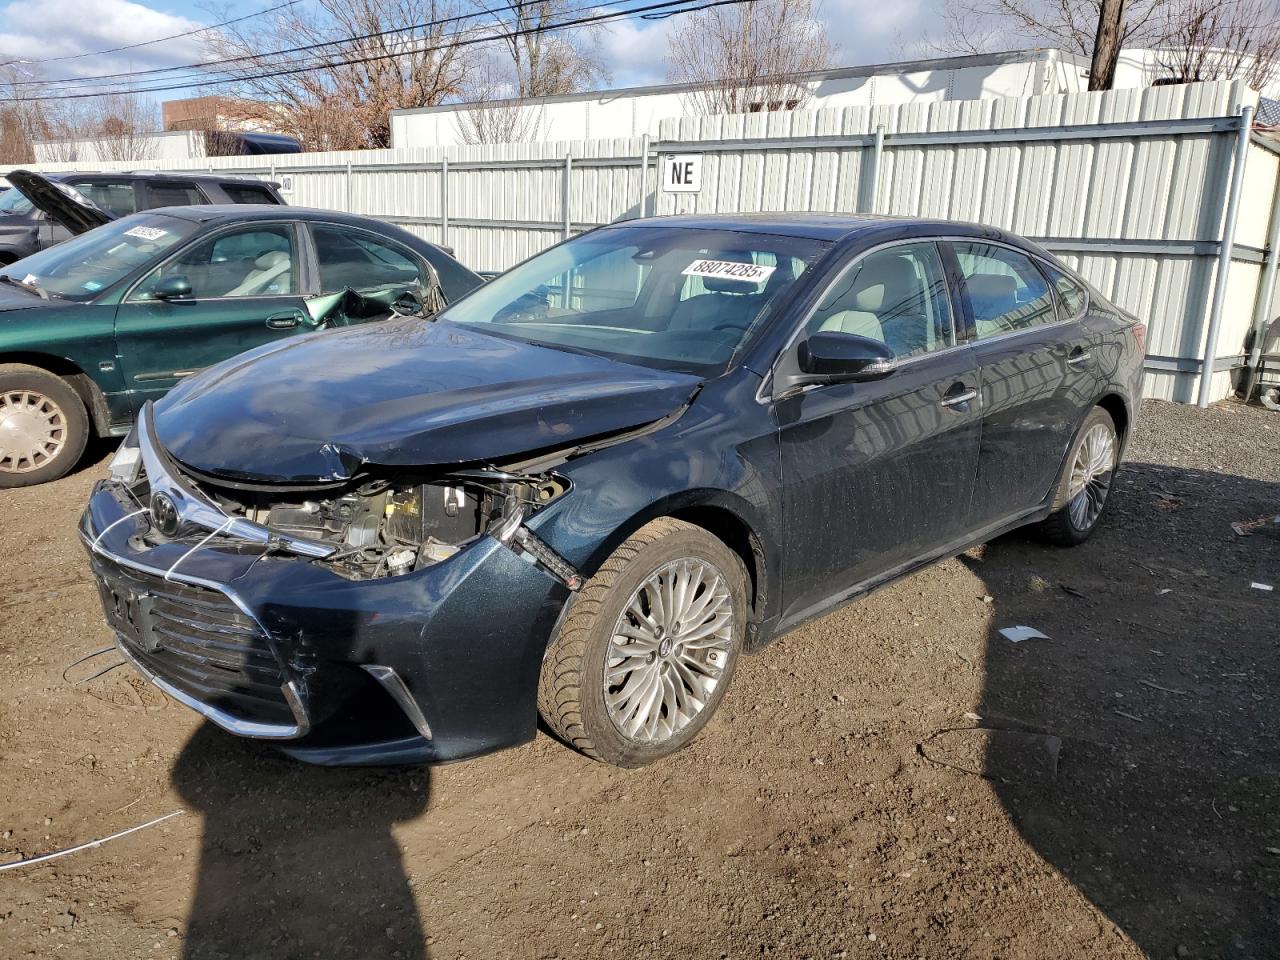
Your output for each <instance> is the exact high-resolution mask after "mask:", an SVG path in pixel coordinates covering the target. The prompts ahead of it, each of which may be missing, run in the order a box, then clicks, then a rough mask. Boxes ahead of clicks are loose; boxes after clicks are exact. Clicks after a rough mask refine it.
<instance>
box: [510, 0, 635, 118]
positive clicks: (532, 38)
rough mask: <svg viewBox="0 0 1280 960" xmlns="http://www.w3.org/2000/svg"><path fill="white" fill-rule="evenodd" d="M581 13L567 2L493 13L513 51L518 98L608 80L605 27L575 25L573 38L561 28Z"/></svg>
mask: <svg viewBox="0 0 1280 960" xmlns="http://www.w3.org/2000/svg"><path fill="white" fill-rule="evenodd" d="M582 12H583V11H582V9H581V7H577V6H574V5H571V4H570V3H569V2H568V0H528V2H523V3H513V4H512V5H511V9H508V10H503V11H501V12H496V13H494V14H493V18H494V21H495V22H496V24H497V30H498V34H499V35H500V36H501V37H502V39H503V41H504V42H505V44H506V48H507V51H508V53H510V55H511V62H512V66H513V68H514V74H515V77H514V79H515V93H516V95H517V96H519V97H523V98H528V97H553V96H556V95H557V94H562V93H578V92H579V91H581V90H585V89H587V88H588V87H590V86H592V85H593V84H597V83H601V82H608V81H609V79H610V73H609V70H608V68H607V67H606V66H605V63H604V58H603V56H602V55H601V52H600V38H601V35H602V34H603V33H604V31H605V30H606V29H607V28H606V27H592V26H585V27H573V28H572V29H573V31H574V33H573V35H572V38H571V37H570V36H569V35H568V32H567V31H557V30H556V27H558V26H560V25H562V24H564V23H565V22H566V21H568V20H572V19H573V18H574V17H575V16H577V15H580V14H581V13H582Z"/></svg>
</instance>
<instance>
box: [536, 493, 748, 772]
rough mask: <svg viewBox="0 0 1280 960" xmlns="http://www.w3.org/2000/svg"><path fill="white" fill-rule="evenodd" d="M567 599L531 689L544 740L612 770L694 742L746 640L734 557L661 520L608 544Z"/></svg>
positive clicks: (695, 530)
mask: <svg viewBox="0 0 1280 960" xmlns="http://www.w3.org/2000/svg"><path fill="white" fill-rule="evenodd" d="M571 603H572V604H573V606H572V607H571V608H570V609H569V611H568V612H567V614H566V616H565V619H564V621H563V622H562V624H561V626H560V628H559V630H558V631H557V633H556V636H555V637H554V638H553V639H552V641H551V644H550V646H549V647H548V649H547V655H546V657H545V659H544V661H543V665H542V675H541V678H540V681H539V686H538V709H539V712H540V713H541V714H542V718H543V720H544V721H545V722H546V723H547V725H548V726H549V727H550V728H551V729H552V730H553V731H554V732H555V733H556V735H557V736H559V737H560V738H561V739H562V740H564V741H565V742H566V743H568V744H570V745H571V746H573V747H575V748H577V749H578V750H581V751H582V752H583V753H585V754H587V755H588V756H591V757H595V758H596V759H597V760H604V761H605V762H607V763H612V764H614V765H616V766H620V767H639V766H642V765H644V764H646V763H651V762H653V761H654V760H658V759H660V758H662V757H665V756H668V755H670V754H672V753H674V752H676V751H677V750H679V749H680V748H681V747H683V746H685V745H686V744H687V743H689V741H691V740H692V739H693V738H694V737H696V736H697V735H698V732H699V731H700V730H701V729H702V728H703V727H704V726H706V724H707V721H708V720H710V719H711V715H712V714H713V713H714V712H715V710H716V708H717V707H718V706H719V705H720V701H721V700H722V699H723V698H724V695H725V691H726V689H727V688H728V686H729V681H730V679H731V678H732V676H733V671H734V667H735V666H736V665H737V662H738V654H739V652H740V651H741V650H742V645H743V638H744V636H745V633H746V626H747V617H748V601H747V575H746V571H745V569H744V568H743V565H742V561H741V560H740V559H739V557H738V555H737V554H735V553H734V552H733V551H732V550H730V549H729V548H728V547H727V546H725V545H724V544H723V543H722V542H721V541H720V540H718V539H716V538H715V537H713V536H712V535H711V534H710V533H708V532H707V531H706V530H703V529H702V528H701V527H697V526H694V525H693V524H690V523H685V522H684V521H681V520H676V519H674V518H671V517H664V518H661V519H658V520H654V521H652V522H650V523H648V524H646V525H645V526H644V527H642V528H641V529H640V530H638V531H636V533H635V534H634V535H633V536H632V537H631V538H630V539H628V540H627V541H626V542H625V543H623V544H622V546H620V547H618V549H617V550H615V551H614V553H613V554H612V555H611V556H610V557H609V559H608V560H606V561H605V562H604V564H603V565H602V566H601V567H600V569H599V571H597V573H596V575H595V576H594V577H592V578H591V580H590V581H589V582H588V583H587V585H586V586H585V587H584V588H583V590H582V592H581V593H580V594H579V595H578V596H577V597H575V598H573V599H572V601H571Z"/></svg>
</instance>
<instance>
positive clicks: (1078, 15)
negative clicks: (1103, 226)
mask: <svg viewBox="0 0 1280 960" xmlns="http://www.w3.org/2000/svg"><path fill="white" fill-rule="evenodd" d="M1114 5H1115V0H952V2H950V3H949V4H947V5H946V6H945V7H944V8H943V11H942V28H943V34H942V39H941V41H940V42H938V43H935V44H934V46H935V47H937V48H938V49H940V50H945V51H947V52H962V53H983V52H988V51H992V50H1007V49H1009V48H1010V47H1011V46H1013V45H1014V44H1016V43H1019V42H1025V43H1031V44H1037V45H1041V44H1042V45H1046V46H1053V47H1058V48H1061V49H1064V50H1067V51H1069V52H1071V53H1076V54H1079V55H1081V56H1085V57H1089V58H1090V59H1091V60H1093V61H1094V66H1093V69H1092V70H1091V76H1090V89H1107V88H1109V87H1110V86H1111V85H1112V83H1113V81H1114V76H1113V74H1114V55H1115V54H1116V53H1118V51H1119V49H1120V48H1121V47H1147V48H1152V49H1155V50H1156V51H1158V52H1157V54H1156V66H1157V67H1158V69H1159V70H1160V72H1161V73H1162V74H1164V76H1157V77H1153V79H1154V80H1157V81H1159V80H1162V79H1163V80H1166V81H1168V80H1173V79H1177V80H1219V79H1224V78H1238V79H1243V80H1245V81H1247V82H1248V83H1249V85H1250V86H1252V87H1254V88H1255V89H1260V88H1261V87H1263V86H1265V85H1266V84H1267V83H1269V82H1271V81H1273V80H1274V79H1275V78H1276V77H1277V69H1278V68H1277V59H1278V58H1280V15H1277V12H1276V0H1124V2H1123V4H1121V6H1122V8H1123V9H1122V11H1121V12H1120V14H1119V16H1118V17H1117V14H1116V11H1115V9H1114ZM1100 46H1101V47H1104V48H1105V49H1099V48H1100ZM1095 53H1099V54H1105V55H1104V56H1101V57H1100V58H1095V56H1094V55H1095ZM1108 61H1109V62H1110V63H1111V66H1110V69H1108V67H1107V63H1108Z"/></svg>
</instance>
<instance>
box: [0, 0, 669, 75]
mask: <svg viewBox="0 0 1280 960" xmlns="http://www.w3.org/2000/svg"><path fill="white" fill-rule="evenodd" d="M293 1H294V3H297V1H298V0H293ZM686 1H687V3H692V0H686ZM536 3H540V0H516V3H512V4H507V5H506V6H495V8H483V9H477V10H474V12H471V13H466V14H454V15H452V17H443V18H440V19H435V20H426V22H425V23H416V24H411V26H408V27H393V28H389V29H383V31H376V32H374V33H360V35H356V36H349V37H339V38H338V40H325V41H319V42H315V44H305V45H302V46H293V47H285V49H283V50H266V51H262V52H259V54H244V55H241V56H228V58H221V59H218V60H202V61H200V63H193V64H182V65H177V67H156V68H152V69H148V70H127V72H124V73H108V74H102V76H100V77H60V78H56V79H28V81H13V82H10V83H6V84H5V86H6V87H14V88H18V87H40V88H42V90H45V88H49V87H51V86H55V84H58V90H59V92H61V91H67V90H77V88H84V87H96V86H100V84H101V83H102V81H109V79H131V78H133V77H156V74H164V73H178V74H182V73H188V74H191V76H189V77H188V78H183V79H184V81H186V83H184V86H191V84H195V83H197V82H216V81H207V77H209V73H210V72H205V69H204V68H206V67H223V65H225V64H234V63H250V61H262V60H266V59H269V58H274V56H285V55H288V54H300V52H310V51H312V50H321V49H324V47H332V46H344V45H348V44H357V42H361V41H365V40H379V38H381V37H388V36H392V35H396V33H412V32H413V31H420V29H426V28H428V27H442V26H444V24H448V23H457V22H461V20H468V19H475V18H477V17H486V15H490V14H492V15H494V17H497V15H498V14H499V13H503V12H506V10H518V9H520V8H522V6H529V5H532V4H536ZM623 3H631V0H607V1H605V3H600V4H589V5H585V6H579V8H573V9H571V10H568V13H580V12H581V10H586V9H593V8H603V6H617V5H618V4H623ZM410 52H412V51H406V54H399V55H401V56H403V55H408V54H410ZM317 59H319V58H317ZM324 65H325V63H324V61H321V63H319V64H317V65H316V69H320V68H323V67H324ZM211 73H212V74H215V76H216V74H219V73H228V70H225V69H216V70H211ZM156 79H157V81H159V77H156ZM175 79H178V78H177V77H165V78H164V81H165V82H169V81H175ZM236 79H241V78H239V77H234V76H233V77H232V79H230V81H228V82H234V81H236ZM60 84H65V86H60Z"/></svg>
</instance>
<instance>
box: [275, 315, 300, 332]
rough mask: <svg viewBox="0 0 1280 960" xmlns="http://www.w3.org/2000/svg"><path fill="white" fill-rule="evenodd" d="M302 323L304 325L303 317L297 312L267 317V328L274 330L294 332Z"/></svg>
mask: <svg viewBox="0 0 1280 960" xmlns="http://www.w3.org/2000/svg"><path fill="white" fill-rule="evenodd" d="M300 323H302V316H301V315H300V314H299V313H298V311H296V310H286V311H285V312H283V313H273V314H272V315H271V316H269V317H267V326H268V327H270V328H271V329H272V330H292V329H293V328H294V327H296V326H297V325H298V324H300Z"/></svg>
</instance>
